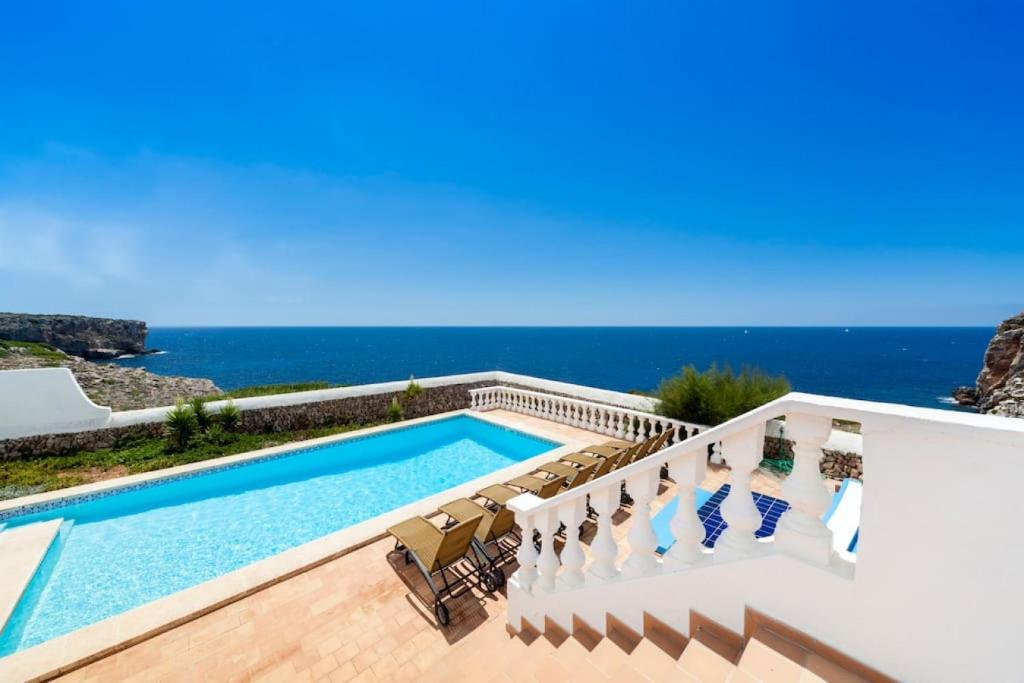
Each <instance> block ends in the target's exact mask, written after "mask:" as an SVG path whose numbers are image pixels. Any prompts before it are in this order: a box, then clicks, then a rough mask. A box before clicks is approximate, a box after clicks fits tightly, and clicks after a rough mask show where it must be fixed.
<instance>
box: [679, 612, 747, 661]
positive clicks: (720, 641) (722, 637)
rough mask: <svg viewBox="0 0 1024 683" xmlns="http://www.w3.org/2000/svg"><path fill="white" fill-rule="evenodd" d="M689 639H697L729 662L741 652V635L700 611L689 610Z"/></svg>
mask: <svg viewBox="0 0 1024 683" xmlns="http://www.w3.org/2000/svg"><path fill="white" fill-rule="evenodd" d="M690 640H691V641H692V640H699V641H700V642H701V643H703V644H704V645H706V646H707V647H708V648H710V649H711V650H713V651H714V652H715V653H717V654H718V655H719V656H720V657H722V658H723V659H725V660H727V661H728V662H729V663H730V664H735V663H736V662H738V661H739V659H740V655H742V654H743V645H744V642H743V636H741V635H740V634H738V633H736V632H734V631H731V630H729V629H727V628H726V627H724V626H722V625H721V624H719V623H718V622H717V621H714V620H713V619H709V618H708V617H706V616H704V615H703V614H701V613H700V612H695V611H693V610H690Z"/></svg>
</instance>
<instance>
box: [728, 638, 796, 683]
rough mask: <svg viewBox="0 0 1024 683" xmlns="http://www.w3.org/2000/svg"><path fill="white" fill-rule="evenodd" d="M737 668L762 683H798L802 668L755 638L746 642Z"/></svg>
mask: <svg viewBox="0 0 1024 683" xmlns="http://www.w3.org/2000/svg"><path fill="white" fill-rule="evenodd" d="M737 667H738V668H739V669H740V670H742V671H745V672H746V673H748V674H750V675H751V676H753V677H754V678H757V679H759V680H762V681H764V683H800V681H801V680H802V679H801V676H802V674H803V673H804V668H803V667H802V666H801V665H800V664H797V663H796V662H794V661H793V660H792V659H790V658H789V657H787V656H786V655H783V654H782V653H780V652H777V651H776V650H774V649H772V648H770V647H768V646H767V645H765V644H764V643H762V642H761V641H760V640H758V639H757V638H751V639H750V640H749V641H747V646H746V647H745V648H744V649H743V656H742V657H740V661H739V664H738V665H737Z"/></svg>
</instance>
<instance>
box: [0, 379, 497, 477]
mask: <svg viewBox="0 0 1024 683" xmlns="http://www.w3.org/2000/svg"><path fill="white" fill-rule="evenodd" d="M493 384H494V382H476V383H467V384H449V385H447V386H440V387H431V388H424V389H423V390H422V392H421V393H420V394H419V395H418V396H416V397H415V398H406V397H405V392H402V391H399V392H389V393H384V394H373V395H369V396H352V397H348V398H342V399H338V400H333V401H312V402H309V403H299V404H296V405H289V406H275V407H267V408H253V409H249V410H243V411H242V420H241V423H242V428H243V429H244V430H245V431H248V432H283V431H290V430H294V429H310V428H314V427H326V426H330V425H336V424H345V423H351V422H380V421H382V420H385V419H387V414H388V407H389V406H390V405H391V401H392V399H394V398H398V400H399V402H401V404H402V408H403V410H404V411H405V417H406V418H414V417H425V416H427V415H436V414H438V413H446V412H450V411H453V410H462V409H464V408H469V400H470V397H469V390H470V389H479V388H481V387H484V386H493ZM162 431H163V424H162V423H159V422H150V423H143V424H137V425H132V426H129V427H115V428H107V429H96V430H91V431H86V432H70V433H67V434H40V435H38V436H26V437H21V438H17V439H6V440H0V460H12V459H15V458H29V457H33V456H40V455H63V454H67V453H73V452H75V451H80V450H94V449H97V448H109V447H111V446H113V445H114V444H116V443H117V442H118V441H119V440H121V439H123V438H125V437H127V436H130V435H140V436H158V435H159V434H161V433H162Z"/></svg>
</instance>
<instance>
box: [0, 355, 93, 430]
mask: <svg viewBox="0 0 1024 683" xmlns="http://www.w3.org/2000/svg"><path fill="white" fill-rule="evenodd" d="M109 421H110V408H105V407H102V406H98V405H96V404H95V403H93V402H92V401H90V400H89V397H88V396H86V395H85V393H84V392H83V391H82V388H81V387H80V386H78V382H77V381H75V376H74V375H72V374H71V371H70V370H68V369H67V368H36V369H31V370H5V371H3V372H0V439H9V438H14V437H19V436H32V435H35V434H61V433H64V432H80V431H86V430H90V429H99V428H101V427H105V426H107V424H108V422H109Z"/></svg>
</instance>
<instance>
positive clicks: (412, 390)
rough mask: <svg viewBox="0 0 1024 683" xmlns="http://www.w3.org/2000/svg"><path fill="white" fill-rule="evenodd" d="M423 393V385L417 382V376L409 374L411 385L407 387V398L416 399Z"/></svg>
mask: <svg viewBox="0 0 1024 683" xmlns="http://www.w3.org/2000/svg"><path fill="white" fill-rule="evenodd" d="M422 393H423V387H421V386H420V385H419V384H417V383H416V378H415V377H413V376H412V375H409V386H407V387H406V388H405V397H406V398H407V399H410V400H411V399H414V398H416V397H417V396H419V395H420V394H422Z"/></svg>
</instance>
